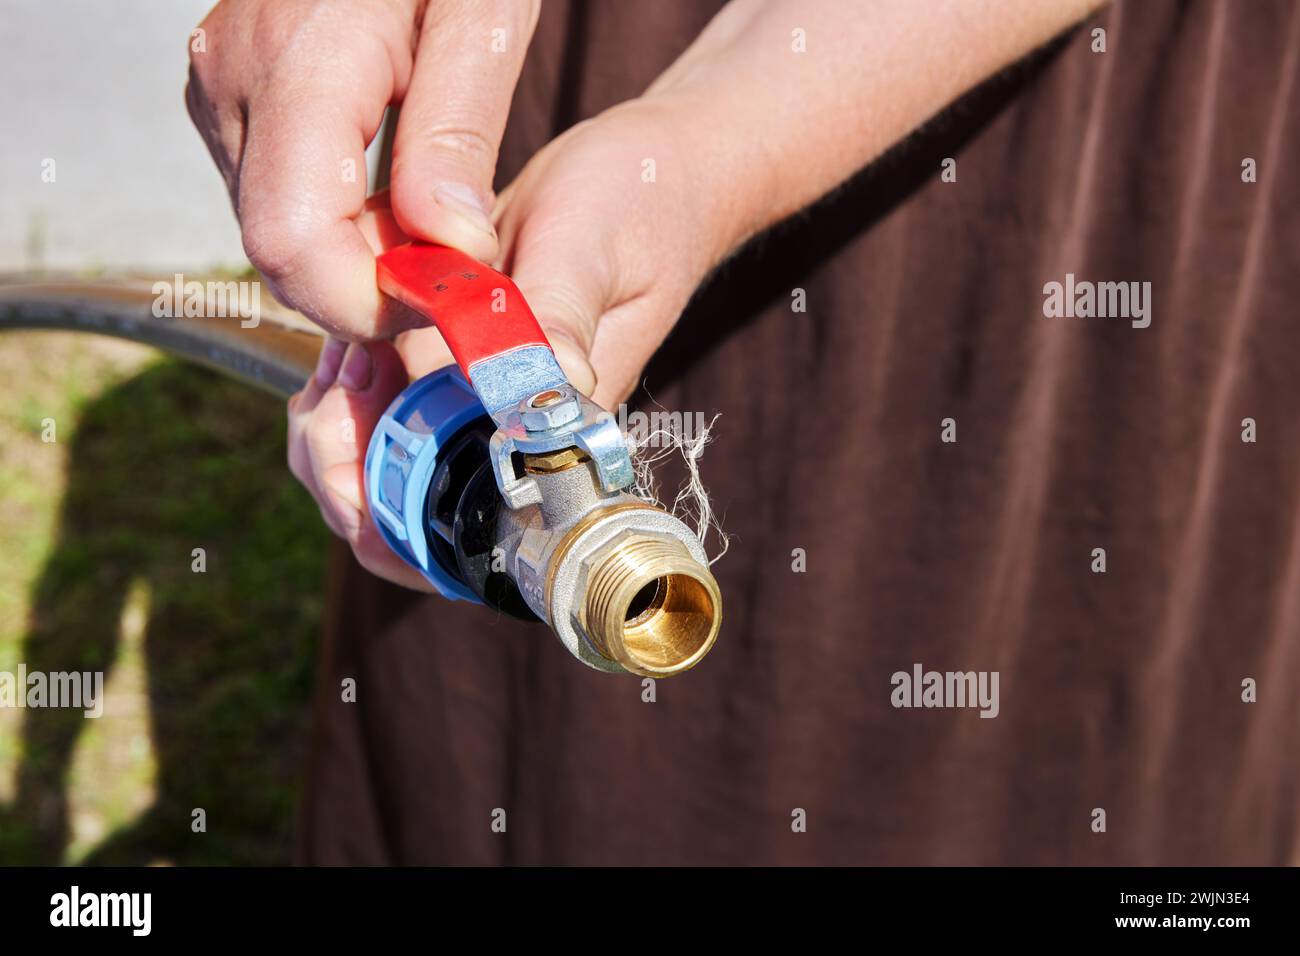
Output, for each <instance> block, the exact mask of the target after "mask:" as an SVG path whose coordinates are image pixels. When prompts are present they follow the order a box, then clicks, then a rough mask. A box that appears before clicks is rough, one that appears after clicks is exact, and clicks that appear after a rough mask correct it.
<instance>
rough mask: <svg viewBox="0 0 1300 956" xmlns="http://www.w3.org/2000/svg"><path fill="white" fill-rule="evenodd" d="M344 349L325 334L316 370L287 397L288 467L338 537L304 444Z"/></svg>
mask: <svg viewBox="0 0 1300 956" xmlns="http://www.w3.org/2000/svg"><path fill="white" fill-rule="evenodd" d="M346 351H347V343H346V342H341V341H339V340H338V339H333V338H327V339H326V340H325V341H324V343H323V344H322V346H321V351H320V356H319V358H318V359H317V361H316V370H315V372H314V373H313V374H312V376H311V377H310V378H309V379H308V380H307V383H306V384H305V385H304V386H303V388H302V390H301V391H299V392H298V393H297V394H295V395H293V396H292V397H290V399H289V402H288V455H287V457H288V463H289V471H290V472H292V473H293V476H294V477H295V478H297V479H298V481H299V482H300V483H301V484H302V486H303V487H304V488H306V489H307V491H308V492H309V493H310V494H311V496H312V497H313V498H314V499H315V500H316V503H317V505H318V506H320V511H321V518H322V519H324V521H325V523H326V524H327V525H328V526H329V528H330V530H331V531H333V532H334V533H335V534H336V535H338V536H339V537H340V538H344V537H346V536H345V535H344V532H343V527H342V526H341V525H340V524H339V523H338V520H337V519H336V518H335V516H334V512H333V509H331V508H327V507H326V506H325V505H324V503H323V502H324V496H323V493H322V491H321V489H320V487H319V486H318V485H317V482H316V476H315V474H314V473H313V471H312V467H311V452H310V449H309V447H308V445H307V423H308V422H309V421H310V420H311V416H312V413H313V412H314V411H315V410H316V406H317V405H318V404H319V403H320V399H321V397H322V396H323V395H324V394H325V391H326V389H328V388H329V387H330V386H331V385H332V384H333V383H334V379H335V378H336V377H337V376H338V371H339V366H340V365H341V364H342V361H343V355H344V353H345V352H346Z"/></svg>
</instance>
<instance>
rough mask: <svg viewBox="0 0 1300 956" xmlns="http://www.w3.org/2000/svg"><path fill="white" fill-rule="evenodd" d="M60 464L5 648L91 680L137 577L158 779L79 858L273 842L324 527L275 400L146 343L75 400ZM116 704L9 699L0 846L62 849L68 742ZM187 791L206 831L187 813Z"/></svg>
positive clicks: (294, 761)
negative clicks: (19, 711) (58, 489)
mask: <svg viewBox="0 0 1300 956" xmlns="http://www.w3.org/2000/svg"><path fill="white" fill-rule="evenodd" d="M68 467H69V476H68V477H69V480H68V489H67V493H66V496H65V498H64V501H63V503H62V510H61V513H60V519H59V527H58V530H57V532H56V534H57V539H56V541H55V543H54V545H53V550H52V552H51V556H50V558H49V561H48V563H47V564H46V566H45V568H44V569H43V572H42V574H41V576H40V578H39V579H38V581H37V583H36V585H35V589H34V593H33V594H32V598H31V608H32V610H31V617H30V620H29V624H28V628H27V632H26V636H25V638H24V641H23V648H22V656H21V658H20V659H21V660H23V661H24V662H25V663H26V666H27V669H28V671H29V672H34V671H43V672H47V673H48V672H58V671H105V672H106V673H105V682H106V683H107V681H108V679H109V675H108V673H107V671H108V670H109V669H110V668H111V667H112V664H113V661H114V660H115V658H116V657H117V652H118V645H119V642H120V628H121V621H122V617H123V611H124V607H125V602H126V597H127V594H128V592H130V591H131V589H132V588H136V587H138V586H139V585H141V584H143V585H144V586H146V587H147V589H148V593H149V596H150V600H149V605H148V612H147V620H146V622H145V624H144V637H143V648H144V650H143V653H144V667H145V670H146V683H147V695H148V723H149V728H150V732H151V736H152V741H153V747H154V753H155V761H156V767H157V774H156V778H155V780H154V782H153V791H154V796H155V799H154V801H153V804H152V806H150V807H149V808H148V809H147V810H146V811H145V812H144V813H143V814H141V815H140V816H139V817H138V818H136V820H135V822H134V823H132V824H131V825H129V826H126V827H124V828H123V829H120V830H118V831H117V832H115V833H111V834H110V835H109V836H108V837H107V838H106V839H105V840H104V841H103V842H102V843H100V844H99V845H98V846H97V847H96V848H95V849H94V850H93V851H92V852H91V853H90V855H89V857H88V859H87V862H90V863H102V864H139V863H147V862H152V861H156V860H167V861H171V862H175V863H180V864H274V863H284V862H288V859H289V854H290V847H291V827H292V823H291V820H292V815H293V810H294V805H295V802H296V798H297V786H298V781H299V777H300V772H301V766H302V762H303V754H304V750H305V737H306V727H307V721H308V698H309V694H310V689H311V676H312V661H313V650H314V645H315V639H316V634H317V633H318V628H319V620H320V614H321V605H322V587H323V575H324V564H325V555H326V550H327V532H326V531H325V530H324V528H323V526H322V525H321V522H320V518H319V514H318V512H317V510H316V507H315V505H314V504H313V503H312V502H311V500H310V498H309V497H308V496H307V494H306V493H305V492H304V491H303V490H302V489H301V488H299V487H298V486H297V484H296V483H295V482H294V480H293V479H292V477H291V476H290V475H289V473H288V470H287V469H286V467H285V465H284V412H283V406H282V404H281V403H280V402H278V401H276V400H274V399H270V398H268V397H267V396H264V395H261V394H259V393H256V392H254V391H252V390H251V389H248V388H246V387H244V386H242V385H238V384H236V383H233V382H230V381H227V380H224V379H221V378H219V377H217V376H216V375H214V374H212V373H209V372H207V371H204V370H201V369H197V368H195V367H192V366H188V365H184V364H181V363H179V362H172V361H168V362H164V363H160V364H158V365H156V366H154V367H152V368H150V369H148V370H146V371H145V372H143V373H142V374H140V375H139V376H137V377H135V378H133V379H131V380H130V381H127V382H125V383H123V384H121V385H119V386H117V387H114V388H112V389H110V390H109V391H107V392H106V393H105V394H103V395H102V396H101V397H99V398H98V399H96V400H95V401H93V402H92V403H91V404H90V405H89V406H88V407H87V408H86V409H85V411H84V413H83V414H82V416H81V420H80V422H79V424H78V426H77V429H76V433H75V435H74V437H73V438H72V446H71V454H70V459H69V466H68ZM195 548H203V549H204V550H205V551H206V571H205V572H204V573H196V572H195V571H194V570H193V569H192V563H193V561H194V558H193V557H192V552H193V550H194V549H195ZM113 723H114V714H113V712H112V700H110V701H109V705H108V707H107V709H106V710H105V713H104V716H103V717H101V718H100V719H99V720H98V721H94V720H87V719H85V718H84V717H83V715H82V712H81V711H80V710H72V709H28V710H26V711H24V716H23V748H22V757H21V762H20V765H19V768H18V773H17V781H16V796H15V799H14V801H13V803H12V804H10V805H8V806H0V864H30V863H45V864H57V863H60V862H62V861H63V860H64V859H65V856H66V852H67V849H68V845H69V840H70V831H71V828H70V825H69V805H70V803H69V793H68V787H69V783H70V778H69V767H70V765H71V761H72V755H73V751H74V747H75V746H76V744H77V741H78V739H79V737H80V736H81V735H82V734H85V733H87V732H88V731H89V730H90V729H91V728H92V726H93V725H95V724H98V725H99V726H98V727H96V728H95V729H97V730H100V731H101V732H102V733H103V734H104V735H105V736H106V737H107V738H109V739H113V738H112V735H113V734H114V726H113ZM114 745H121V744H120V743H115V744H114ZM101 784H102V785H104V786H107V785H108V784H109V781H103V782H101V781H89V782H88V783H87V786H90V787H98V786H101ZM200 807H201V808H203V809H204V811H205V813H206V822H207V832H205V833H195V832H193V831H192V829H191V820H192V813H193V810H194V809H195V808H200Z"/></svg>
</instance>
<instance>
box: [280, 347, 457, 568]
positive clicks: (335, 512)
mask: <svg viewBox="0 0 1300 956" xmlns="http://www.w3.org/2000/svg"><path fill="white" fill-rule="evenodd" d="M406 384H407V373H406V369H405V367H404V366H403V365H402V360H401V357H400V356H399V355H398V353H397V350H396V349H394V348H393V346H392V345H390V344H388V343H383V342H372V343H370V344H368V345H367V344H360V343H353V344H352V345H349V346H348V348H347V352H346V354H345V355H344V356H343V360H342V362H341V363H340V366H339V370H338V375H337V378H336V379H335V381H334V384H333V385H332V386H331V387H330V388H328V389H327V390H326V391H325V392H324V394H322V395H321V397H320V400H319V401H318V402H317V404H316V407H315V409H314V411H313V412H312V414H311V416H310V420H309V421H308V422H307V426H306V429H305V440H306V446H307V450H308V457H309V460H310V468H311V472H312V477H313V480H314V483H315V486H316V487H317V488H318V489H319V490H320V501H321V505H322V509H323V510H325V511H328V512H329V513H330V516H331V518H332V519H333V520H332V522H331V523H332V524H337V526H338V527H339V528H341V529H342V536H343V537H344V539H345V540H347V542H348V543H349V544H350V545H351V546H352V550H353V552H354V553H355V554H356V557H357V560H358V561H359V562H360V563H361V565H362V566H363V567H365V568H366V569H367V570H369V571H371V572H372V573H374V574H376V575H378V576H380V577H383V578H386V579H388V580H390V581H395V582H397V583H398V584H402V585H404V586H406V587H411V588H416V589H418V590H423V591H429V590H432V587H431V585H429V583H428V582H427V581H425V580H424V578H423V577H422V576H421V575H420V574H419V573H418V572H417V571H415V570H414V569H413V568H411V567H410V566H409V565H407V564H406V563H405V562H404V561H403V560H402V559H401V558H399V557H398V556H397V555H396V554H395V553H394V552H393V551H392V549H391V548H389V547H388V544H387V543H386V542H385V541H384V540H383V538H382V537H381V536H380V534H379V532H378V530H377V529H376V528H375V526H374V523H373V521H372V519H371V517H370V514H369V508H368V507H367V505H366V495H365V477H364V470H365V457H366V449H367V447H368V445H369V441H370V435H371V433H372V432H373V431H374V430H375V426H376V425H377V424H378V422H379V418H380V416H382V415H383V413H384V411H385V410H386V409H387V408H388V405H389V403H391V402H392V400H393V398H394V397H395V396H396V395H397V394H398V393H399V392H400V391H401V390H402V389H403V388H405V387H406Z"/></svg>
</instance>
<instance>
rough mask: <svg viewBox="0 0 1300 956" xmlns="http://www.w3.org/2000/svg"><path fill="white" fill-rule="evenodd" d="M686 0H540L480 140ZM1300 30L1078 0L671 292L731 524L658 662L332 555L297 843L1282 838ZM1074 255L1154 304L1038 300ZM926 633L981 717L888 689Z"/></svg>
mask: <svg viewBox="0 0 1300 956" xmlns="http://www.w3.org/2000/svg"><path fill="white" fill-rule="evenodd" d="M711 13H712V9H711V8H708V5H706V4H701V3H696V2H686V0H683V2H680V3H676V4H657V5H655V13H654V14H653V15H649V14H648V13H646V12H645V8H644V6H643V5H641V4H635V5H634V4H604V3H591V4H586V5H576V4H570V5H565V4H563V3H555V2H548V3H547V4H545V5H544V12H543V15H542V22H541V26H540V28H539V32H538V37H537V40H536V41H535V43H534V47H533V50H532V53H531V54H530V57H529V61H528V64H527V67H526V69H525V72H524V77H523V81H522V83H521V86H520V92H519V95H518V98H517V102H516V105H515V111H514V115H513V118H512V121H511V127H510V132H509V135H508V138H507V143H506V146H505V151H504V164H503V166H504V168H503V179H508V178H509V176H510V175H511V174H512V173H513V172H514V171H515V170H516V169H518V167H519V166H520V165H521V164H522V163H523V162H524V161H525V160H526V158H527V157H528V156H529V155H530V154H531V153H532V152H533V151H534V150H536V149H537V148H538V147H539V146H540V145H541V144H542V143H543V142H544V141H545V140H546V139H547V138H548V137H549V136H551V135H553V134H554V133H556V132H557V131H559V130H560V129H562V128H563V127H564V126H566V125H568V124H570V123H572V122H574V121H576V120H578V119H581V118H582V117H584V116H588V115H591V114H592V113H594V112H596V111H598V110H600V109H602V108H604V107H605V106H608V105H610V104H612V103H614V102H617V101H619V100H622V99H624V98H626V97H629V96H633V95H636V94H637V93H638V92H640V90H641V89H643V88H644V86H645V85H646V84H648V83H649V82H650V80H651V79H652V78H653V77H654V76H655V74H656V73H657V72H658V71H659V70H661V69H662V68H663V67H664V66H665V65H667V64H668V63H669V62H670V61H671V60H672V59H673V58H674V57H675V56H676V55H677V54H678V53H679V52H680V50H682V49H683V48H684V47H685V45H686V44H687V43H688V42H689V40H690V38H691V37H692V36H693V35H694V34H695V33H696V32H697V31H698V29H699V28H700V27H702V26H703V24H704V23H705V22H706V21H707V19H708V18H709V16H710V15H711ZM1096 25H1101V26H1104V27H1105V28H1106V30H1107V52H1106V53H1104V54H1097V53H1093V52H1092V51H1091V50H1090V43H1091V37H1090V35H1089V33H1090V30H1091V28H1092V27H1093V26H1096ZM1298 51H1300V5H1296V4H1294V3H1284V2H1277V3H1267V2H1253V3H1226V2H1220V3H1212V2H1203V3H1173V2H1149V0H1144V2H1141V3H1124V4H1121V5H1119V6H1117V7H1114V8H1111V9H1108V10H1106V11H1105V12H1103V13H1102V14H1100V15H1098V16H1097V17H1096V18H1095V19H1094V20H1093V21H1091V22H1090V23H1089V24H1088V25H1086V27H1085V28H1081V29H1079V30H1076V31H1073V32H1072V33H1071V34H1070V35H1069V36H1067V37H1066V38H1064V39H1063V40H1062V41H1061V42H1060V43H1058V44H1055V45H1053V46H1052V47H1051V48H1050V49H1048V50H1046V51H1043V52H1042V53H1040V54H1039V55H1037V56H1035V57H1031V58H1030V59H1029V60H1028V61H1026V62H1025V63H1023V64H1021V65H1019V66H1018V67H1016V68H1015V69H1013V70H1011V71H1008V73H1007V74H1006V75H1004V76H1000V77H998V78H996V79H995V80H993V81H991V82H990V83H988V84H986V85H985V86H984V87H982V88H981V89H980V90H978V91H976V92H975V93H974V94H972V95H971V96H969V97H967V98H966V99H965V100H963V101H961V102H960V103H958V104H955V105H954V107H953V108H952V109H950V110H948V111H947V112H946V113H945V114H944V115H943V116H941V117H939V118H937V119H936V120H935V121H934V122H932V123H931V124H929V125H928V126H927V127H926V129H924V130H923V131H921V132H920V133H918V134H917V135H916V136H914V137H913V138H911V139H910V140H909V141H908V142H907V143H905V144H903V145H902V146H901V147H900V148H899V149H897V150H895V151H894V152H893V153H891V154H890V155H889V156H887V157H886V158H885V159H883V160H882V161H880V162H878V163H876V164H874V165H873V166H872V167H871V168H870V169H868V170H867V171H865V172H864V173H863V174H862V175H860V176H859V177H857V178H856V179H855V180H854V181H853V182H851V183H850V184H849V185H848V186H847V187H846V188H844V189H843V190H841V191H839V192H837V193H836V194H835V196H834V197H832V199H831V200H830V201H828V202H825V203H823V204H821V205H820V206H819V207H818V208H817V209H815V210H814V211H812V212H811V213H809V214H808V215H806V216H803V217H801V218H800V220H799V222H797V223H794V224H790V225H787V226H786V227H785V228H783V229H781V230H779V231H778V232H777V233H776V234H775V235H774V236H771V237H768V238H766V239H765V240H763V241H762V242H761V243H758V244H757V245H756V247H755V248H754V249H751V250H748V251H747V252H746V253H745V254H743V255H742V256H740V257H739V258H738V259H737V260H736V261H735V262H734V263H732V264H731V265H730V266H729V267H728V268H727V269H726V270H725V272H724V273H723V274H722V275H721V276H719V277H718V278H717V279H716V281H714V282H713V283H712V284H711V286H710V287H709V288H708V289H707V290H705V291H704V292H703V293H702V294H701V296H700V298H699V301H698V302H697V303H696V304H695V305H694V306H693V308H692V309H691V310H690V312H689V314H688V315H687V316H686V317H685V318H684V320H683V322H682V325H681V327H680V329H679V332H678V333H677V334H676V335H675V336H674V338H673V339H672V340H671V341H670V343H669V344H668V345H667V346H666V348H665V349H664V351H663V352H662V353H661V355H660V356H659V357H658V359H657V360H656V362H655V365H654V367H653V369H652V370H651V374H650V389H651V391H652V393H653V394H654V396H655V398H656V399H658V401H659V402H661V403H662V404H663V405H665V406H666V407H668V408H670V409H681V410H687V411H700V412H704V413H709V414H711V413H712V412H714V411H720V412H722V415H723V417H722V419H721V421H720V429H719V431H718V441H717V443H716V444H715V445H714V446H712V447H711V448H710V449H709V451H708V453H707V454H706V456H705V458H704V466H705V479H706V481H707V482H708V484H709V485H710V487H711V489H712V492H713V495H714V498H715V501H716V503H717V504H718V506H719V507H720V508H721V509H722V510H723V511H724V512H725V519H726V525H727V527H728V529H729V530H730V531H731V532H732V533H733V534H734V535H735V541H734V544H733V547H732V549H731V552H730V553H729V554H728V555H727V557H726V558H725V559H724V560H723V561H722V562H721V563H720V564H718V565H717V566H716V567H715V571H716V572H717V575H718V578H719V581H720V583H721V586H722V589H723V593H724V595H725V597H726V621H725V624H724V629H723V634H722V637H721V639H720V640H719V643H718V645H717V647H716V649H715V650H714V651H713V653H712V654H711V656H710V657H709V658H708V659H707V660H706V661H705V662H704V663H703V664H702V665H701V666H700V667H698V668H697V669H696V670H694V671H692V672H691V673H689V674H687V675H685V676H683V677H681V678H678V679H674V680H671V681H661V682H660V683H659V685H658V700H657V702H655V703H653V704H650V703H643V702H642V700H641V687H640V684H639V682H638V681H637V680H635V679H617V678H611V677H607V676H603V675H600V674H597V673H595V672H592V671H590V670H588V669H586V668H585V667H583V666H581V665H580V664H578V663H577V662H576V661H574V660H573V659H572V658H571V657H570V656H569V655H568V654H567V653H566V652H565V651H564V650H563V648H562V647H561V646H560V644H559V642H558V641H556V640H555V639H554V638H553V637H552V636H551V635H550V634H549V633H548V632H547V631H546V630H545V629H543V628H541V627H540V626H533V627H529V626H523V625H517V624H514V623H511V622H508V621H505V620H501V619H497V618H495V617H494V616H493V615H492V614H490V613H485V612H484V611H483V609H481V608H474V607H469V606H466V605H460V604H458V605H450V604H447V603H445V602H443V601H441V600H439V599H435V598H419V597H414V596H412V595H409V594H406V593H403V592H400V591H398V590H397V589H394V588H391V587H388V586H385V585H380V584H378V583H377V582H375V581H373V580H372V579H369V578H367V577H365V576H364V575H363V574H362V573H361V572H360V571H358V570H357V569H356V568H355V567H354V566H351V565H350V564H349V565H348V566H346V567H344V568H342V569H341V571H340V574H341V577H340V579H339V580H338V581H336V583H335V584H334V586H333V593H334V594H335V595H336V596H338V597H339V598H340V602H339V608H338V611H337V615H336V617H335V619H334V620H333V621H332V622H331V624H332V626H331V629H330V634H329V638H328V640H329V648H328V652H327V655H326V657H325V662H324V665H323V672H322V675H321V692H320V700H319V712H318V719H319V728H318V737H317V741H316V747H315V753H314V757H313V760H312V763H311V767H310V773H309V778H308V781H307V787H306V798H305V805H304V809H303V817H302V844H301V849H302V854H301V856H302V859H303V860H304V861H305V862H311V863H471V864H495V863H523V864H533V863H560V864H567V863H595V864H612V863H627V864H661V863H691V864H696V863H706V864H713V863H742V864H751V863H783V864H786V863H789V864H795V863H836V864H842V863H891V864H934V863H953V864H1055V863H1074V864H1103V863H1107V864H1156V863H1163V864H1280V863H1294V862H1297V858H1298V855H1300V853H1298V850H1300V835H1298V831H1297V825H1296V811H1297V805H1298V802H1300V792H1298V791H1297V756H1296V755H1297V752H1298V751H1300V734H1298V733H1297V719H1296V707H1297V704H1298V703H1300V659H1298V657H1297V645H1298V643H1300V641H1298V635H1297V629H1298V628H1300V376H1297V373H1296V370H1297V369H1298V368H1300V327H1297V325H1296V322H1295V319H1296V301H1297V292H1300V269H1298V266H1300V215H1297V214H1298V213H1300V180H1297V178H1296V177H1295V176H1293V175H1291V173H1290V170H1289V169H1288V166H1287V164H1288V163H1290V162H1292V161H1293V160H1294V157H1296V156H1297V155H1300V127H1298V125H1297V122H1298V112H1300V95H1298V93H1300V91H1297V65H1296V60H1297V53H1298ZM947 156H954V157H956V158H957V170H958V180H957V182H956V183H943V182H941V181H940V178H939V170H940V162H941V160H942V159H943V158H944V157H947ZM1245 157H1252V158H1254V159H1255V160H1256V161H1257V163H1258V182H1256V183H1253V184H1247V183H1243V182H1242V180H1241V170H1242V166H1241V164H1242V160H1243V158H1245ZM575 201H578V202H580V201H581V200H580V197H579V198H578V199H577V200H575ZM1067 272H1069V273H1074V274H1075V275H1076V276H1077V277H1078V278H1080V279H1089V280H1138V281H1140V280H1149V281H1150V282H1152V284H1153V310H1152V317H1153V319H1152V323H1151V326H1150V327H1149V328H1146V329H1134V328H1132V327H1131V326H1130V325H1129V323H1128V322H1127V321H1124V320H1117V319H1099V318H1091V319H1089V318H1044V316H1043V313H1042V308H1043V285H1044V283H1046V282H1049V281H1053V280H1056V281H1064V278H1065V275H1066V273H1067ZM796 287H797V288H803V289H805V290H806V293H807V302H808V311H807V313H806V314H798V313H792V311H791V308H790V302H791V290H793V289H795V288H796ZM949 417H951V418H953V419H955V420H956V422H957V437H958V440H957V442H956V443H955V444H946V443H943V442H941V441H940V422H941V420H942V419H945V418H949ZM1246 417H1251V418H1254V419H1255V420H1256V421H1257V423H1258V441H1257V442H1256V443H1254V444H1249V443H1244V442H1243V441H1242V440H1241V431H1242V425H1241V422H1242V419H1243V418H1246ZM1098 547H1101V548H1105V549H1106V554H1107V571H1106V573H1105V574H1095V573H1092V571H1091V570H1090V565H1091V563H1092V549H1094V548H1098ZM795 548H803V549H805V550H806V553H807V571H806V573H795V572H794V571H792V557H791V553H792V549H795ZM918 662H919V663H921V664H923V665H924V666H925V667H926V668H932V669H937V670H989V671H994V670H996V671H998V672H999V673H1000V714H999V716H998V717H997V718H996V719H979V717H978V716H977V713H976V712H975V711H974V710H961V709H957V710H951V709H948V710H938V709H935V710H924V709H922V710H916V709H896V708H894V707H892V706H891V704H890V694H891V690H892V687H891V683H890V677H891V674H893V673H894V672H895V671H900V670H902V671H910V670H911V668H912V665H913V664H914V663H918ZM344 677H355V678H356V679H357V682H358V693H359V700H358V702H357V703H355V704H349V703H342V702H341V701H340V699H339V697H340V695H339V682H340V681H341V680H342V679H343V678H344ZM1245 678H1254V679H1255V680H1256V681H1257V682H1258V702H1257V703H1243V701H1242V699H1241V694H1242V680H1243V679H1245ZM498 807H499V808H504V809H505V810H506V811H507V813H508V817H507V819H508V832H507V833H506V834H496V833H493V832H492V830H491V828H490V822H491V813H492V811H493V809H494V808H498ZM794 808H803V809H804V810H806V812H807V821H808V822H807V832H806V833H794V832H792V829H791V813H792V811H793V810H794ZM1094 808H1104V809H1105V810H1106V813H1107V829H1106V832H1105V833H1094V832H1093V830H1092V827H1091V823H1092V820H1093V816H1092V811H1093V809H1094Z"/></svg>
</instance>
